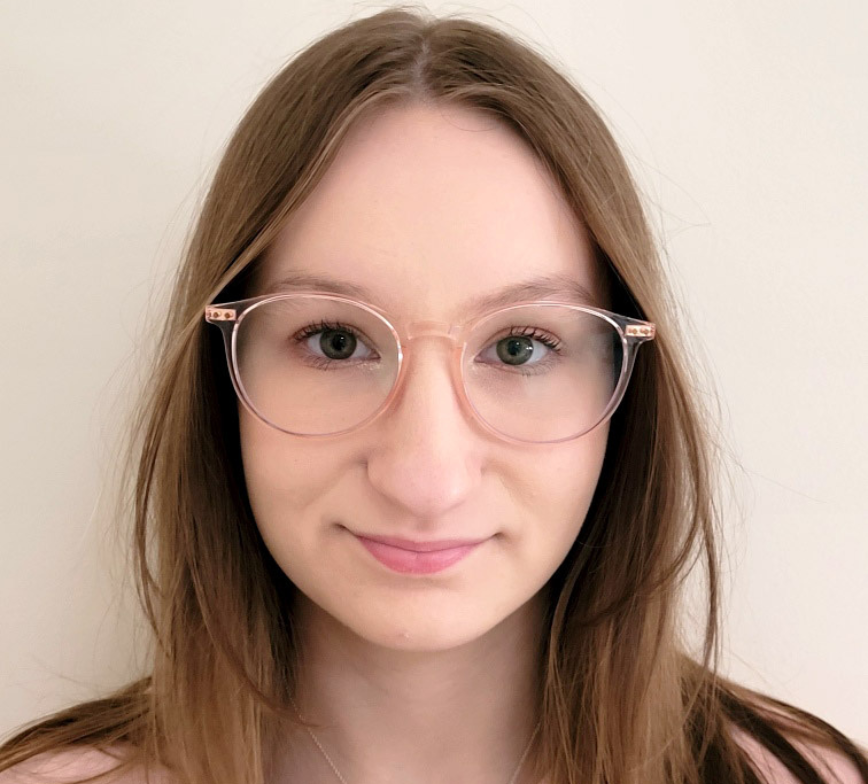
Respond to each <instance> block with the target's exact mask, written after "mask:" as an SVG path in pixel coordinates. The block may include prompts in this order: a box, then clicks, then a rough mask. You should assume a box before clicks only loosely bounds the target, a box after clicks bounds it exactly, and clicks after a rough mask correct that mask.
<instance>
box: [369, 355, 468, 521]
mask: <svg viewBox="0 0 868 784" xmlns="http://www.w3.org/2000/svg"><path fill="white" fill-rule="evenodd" d="M425 342H426V343H428V345H426V346H425V348H423V349H422V350H421V351H418V352H416V353H414V354H413V356H412V358H411V357H409V356H408V357H407V359H408V360H409V363H408V366H407V373H406V376H405V378H404V380H403V383H402V388H401V389H400V390H399V393H398V396H397V397H396V398H395V400H394V401H393V402H392V406H391V409H390V410H389V411H387V412H386V413H385V414H384V416H383V418H382V419H381V420H380V421H379V422H378V423H377V424H378V425H379V427H378V428H377V429H376V432H375V433H373V434H372V442H373V446H372V447H371V450H370V452H369V454H368V461H367V471H368V479H369V481H370V482H371V484H372V485H373V486H374V487H375V488H376V489H377V490H378V491H379V492H380V493H382V494H383V495H384V496H386V497H388V498H389V499H390V500H391V501H392V502H393V503H395V504H396V505H398V506H400V507H402V508H403V510H404V511H405V512H406V513H407V514H408V515H412V516H413V517H414V518H418V519H425V518H429V519H430V518H436V517H440V516H442V515H444V514H446V513H447V512H449V511H450V510H451V509H453V508H455V507H458V506H460V505H461V504H462V503H463V502H464V501H465V500H466V499H467V498H468V497H469V496H470V495H471V494H472V493H473V491H474V489H475V488H476V487H477V486H478V484H479V481H480V479H481V473H482V468H481V458H480V453H481V449H482V442H483V439H481V438H480V436H479V433H478V432H477V429H476V428H475V423H474V422H473V421H472V420H471V419H470V417H469V415H468V414H467V413H466V412H465V410H464V408H463V406H462V405H461V401H460V399H459V397H458V394H457V391H456V389H455V386H454V384H453V381H452V378H451V373H450V368H449V363H448V354H447V351H446V350H435V345H434V341H431V342H430V343H429V342H428V341H425ZM414 348H418V347H417V346H414ZM441 348H442V346H441Z"/></svg>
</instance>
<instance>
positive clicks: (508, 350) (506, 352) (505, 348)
mask: <svg viewBox="0 0 868 784" xmlns="http://www.w3.org/2000/svg"><path fill="white" fill-rule="evenodd" d="M532 354H533V341H531V340H530V338H524V337H511V338H505V339H504V340H500V341H498V343H497V356H499V357H500V358H501V359H502V360H503V361H504V362H506V363H507V364H508V365H521V364H523V363H524V362H526V361H527V360H528V359H530V357H531V355H532Z"/></svg>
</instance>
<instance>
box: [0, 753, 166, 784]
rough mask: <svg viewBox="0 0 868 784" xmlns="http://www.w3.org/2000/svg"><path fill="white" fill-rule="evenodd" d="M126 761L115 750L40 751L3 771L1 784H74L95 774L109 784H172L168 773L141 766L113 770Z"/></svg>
mask: <svg viewBox="0 0 868 784" xmlns="http://www.w3.org/2000/svg"><path fill="white" fill-rule="evenodd" d="M122 762H123V756H122V754H120V753H117V752H115V751H102V750H99V749H95V748H81V749H67V750H63V751H56V752H51V753H48V754H40V755H39V756H37V757H33V758H32V759H29V760H26V761H25V762H22V763H20V764H18V765H15V766H14V767H12V768H8V769H7V770H4V771H2V772H0V784H73V782H78V781H81V780H82V779H88V778H90V777H92V776H99V775H105V778H101V779H99V781H100V782H105V784H171V779H170V778H169V776H168V775H167V774H166V773H165V772H157V771H151V772H149V773H148V772H146V771H145V770H144V769H143V768H141V767H134V768H127V769H125V770H123V771H122V772H119V773H116V774H113V775H112V774H111V772H112V771H113V770H114V769H115V768H116V767H117V766H118V765H119V764H120V763H122Z"/></svg>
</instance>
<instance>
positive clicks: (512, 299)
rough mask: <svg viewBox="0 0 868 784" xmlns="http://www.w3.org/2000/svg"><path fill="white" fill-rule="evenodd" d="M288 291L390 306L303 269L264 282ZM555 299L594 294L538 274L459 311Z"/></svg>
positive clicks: (585, 298) (589, 299)
mask: <svg viewBox="0 0 868 784" xmlns="http://www.w3.org/2000/svg"><path fill="white" fill-rule="evenodd" d="M292 291H322V292H326V293H329V294H338V295H341V296H344V297H350V298H351V299H360V300H363V301H364V302H369V303H370V304H372V305H376V306H377V307H379V308H380V309H381V310H384V311H388V310H390V308H389V307H387V306H386V305H385V304H384V303H383V302H382V301H381V300H379V298H378V297H377V296H376V294H375V293H374V292H372V291H370V290H369V289H367V288H365V287H364V286H360V285H358V284H356V283H350V282H348V281H344V280H339V279H337V278H329V277H326V276H323V275H313V274H310V273H306V272H293V273H291V274H289V275H286V276H285V277H283V278H281V279H280V280H278V281H276V282H275V283H273V284H271V285H270V286H268V292H269V293H275V294H277V293H283V292H292ZM553 298H554V299H556V300H558V301H565V302H570V303H575V304H579V305H593V306H595V305H597V304H598V303H597V302H596V298H595V297H594V296H592V294H591V292H590V291H589V290H588V289H587V288H586V287H585V286H584V285H583V284H582V283H580V282H579V281H578V280H576V279H575V278H571V277H570V276H569V275H563V274H554V275H539V276H537V277H534V278H530V279H529V280H525V281H522V282H521V283H515V284H512V285H510V286H503V287H502V288H499V289H497V290H495V291H493V292H491V293H489V294H483V295H481V296H478V297H474V298H472V299H470V300H469V301H467V302H466V303H465V304H464V305H463V306H462V308H461V309H460V311H459V312H460V313H462V314H463V315H464V316H465V317H475V316H478V315H481V314H482V313H485V312H487V311H489V310H494V309H496V308H500V307H506V306H507V305H514V304H516V303H518V302H523V301H525V300H545V299H553Z"/></svg>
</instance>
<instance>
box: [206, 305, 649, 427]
mask: <svg viewBox="0 0 868 784" xmlns="http://www.w3.org/2000/svg"><path fill="white" fill-rule="evenodd" d="M311 297H315V298H321V299H328V300H331V301H335V302H341V303H347V304H350V305H355V306H356V307H359V308H362V309H363V310H366V311H368V312H369V313H371V314H372V315H374V316H376V317H377V318H379V319H380V320H381V321H383V322H384V323H385V324H386V326H387V327H388V328H389V330H390V331H391V333H392V336H393V337H394V338H395V342H396V344H397V346H398V373H397V376H396V378H395V383H394V385H393V386H392V389H391V391H390V392H389V394H388V395H387V396H386V399H385V400H384V401H383V403H382V404H381V405H380V407H379V408H378V409H377V410H376V411H374V412H373V413H372V414H371V415H370V416H368V417H367V418H366V419H364V420H363V421H362V422H360V423H358V424H357V425H354V426H353V427H350V428H345V429H344V430H341V431H339V432H336V433H295V432H293V431H291V430H287V429H286V428H283V427H280V425H277V424H275V423H274V422H272V421H271V420H269V419H268V418H267V417H266V416H264V415H263V414H262V413H260V412H259V411H258V410H257V409H256V406H254V405H253V402H252V401H251V400H250V398H249V397H248V395H247V391H246V390H245V389H244V385H243V384H242V383H241V376H240V373H239V369H238V362H237V356H236V349H235V347H236V338H237V335H238V327H239V326H240V325H241V323H242V322H243V321H244V317H245V314H246V313H249V312H250V311H252V310H254V309H256V308H258V307H261V306H262V305H264V304H266V303H268V302H273V301H275V300H285V299H298V298H311ZM528 305H534V306H558V307H569V308H572V309H574V310H577V311H582V312H585V313H591V314H594V315H597V316H600V317H602V318H603V319H605V320H606V321H608V322H609V323H610V324H611V325H612V326H614V327H615V329H616V330H617V332H618V334H619V335H620V337H621V346H622V349H623V352H624V361H623V363H622V365H621V375H620V377H619V378H618V382H617V384H616V385H615V389H614V390H613V392H612V398H611V400H610V401H609V405H608V406H607V407H606V409H605V411H604V412H603V414H602V415H601V416H600V418H599V419H598V420H597V421H596V422H595V423H594V424H593V425H591V426H590V427H588V428H587V429H585V430H584V431H582V432H581V433H577V434H576V435H572V436H566V437H564V438H558V439H552V440H548V441H531V440H528V439H520V438H515V437H514V436H509V435H507V434H505V433H502V432H501V431H500V430H498V429H497V428H495V427H493V426H492V425H490V424H489V423H488V422H487V421H486V420H485V419H484V418H483V417H482V415H481V414H480V413H479V412H478V411H477V410H476V408H475V406H474V405H473V403H471V402H470V399H469V398H468V396H467V389H466V386H465V382H464V372H463V370H462V368H463V360H464V354H465V352H466V351H467V337H468V335H469V334H470V333H471V332H472V331H473V330H474V329H476V327H477V326H478V325H479V324H480V323H482V322H483V321H486V320H487V319H489V318H492V317H493V316H495V315H496V314H499V313H504V312H508V311H510V310H516V309H518V308H523V307H527V306H528ZM205 321H207V322H208V323H209V324H214V325H215V326H217V327H218V328H219V329H220V331H221V332H222V334H223V342H224V346H225V348H226V360H227V363H228V366H229V375H230V376H231V378H232V386H233V387H234V388H235V393H236V394H237V395H238V398H239V400H241V402H242V403H243V404H244V406H245V408H247V410H248V411H250V413H251V414H253V416H255V417H256V418H257V419H259V420H261V421H262V422H264V423H265V424H266V425H269V426H270V427H273V428H274V429H275V430H279V431H280V432H282V433H287V434H288V435H293V436H299V437H301V438H331V437H333V436H342V435H346V434H347V433H352V432H355V431H356V430H360V429H362V428H363V427H365V426H367V425H369V424H371V423H372V422H373V421H374V420H376V419H378V418H379V417H380V416H382V415H383V413H385V412H386V411H388V410H389V408H390V407H391V405H392V402H393V401H394V400H395V398H396V397H397V396H398V394H399V393H400V391H401V389H402V388H403V384H404V378H405V376H406V371H407V365H408V363H409V361H410V359H409V357H410V356H411V354H412V349H411V344H412V342H413V341H414V340H416V339H418V338H422V337H428V338H440V339H443V340H447V341H449V342H450V343H452V350H451V354H452V357H451V362H450V376H451V379H452V385H453V388H454V389H455V391H456V393H457V394H458V399H459V401H460V403H461V406H462V408H463V409H464V410H465V412H466V413H468V414H469V415H470V417H471V418H472V419H474V420H475V421H477V422H478V423H479V424H480V425H481V426H482V427H483V428H484V429H485V430H486V431H488V432H489V433H492V434H493V435H495V436H497V437H498V438H501V439H503V440H504V441H507V442H509V443H512V444H557V443H563V442H565V441H573V440H574V439H577V438H581V437H582V436H583V435H586V434H587V433H590V432H591V431H592V430H593V429H594V428H596V427H598V426H599V425H601V424H602V423H603V422H605V421H606V420H607V419H609V418H610V417H611V416H612V414H613V413H614V412H615V410H616V409H617V408H618V406H619V405H620V403H621V400H622V399H623V397H624V393H625V391H626V390H627V384H628V382H629V381H630V376H631V374H632V372H633V365H634V362H635V360H636V350H637V349H638V347H639V346H640V345H641V344H642V343H645V342H647V341H649V340H653V339H654V337H655V335H656V333H657V328H656V326H655V325H654V324H652V323H651V322H650V321H642V320H641V319H635V318H631V317H629V316H622V315H620V314H618V313H612V312H610V311H608V310H603V309H602V308H596V307H591V306H589V305H579V304H575V303H572V302H560V301H557V300H525V301H522V302H516V303H514V304H511V305H507V306H506V307H498V308H492V309H491V310H488V311H486V312H484V313H482V314H480V315H479V316H477V317H475V318H473V319H472V320H471V321H469V322H467V323H466V324H449V323H448V322H444V321H414V322H412V323H410V324H408V325H407V326H406V327H405V328H403V329H402V330H400V331H399V330H398V329H396V328H395V327H394V325H393V324H392V322H391V321H390V319H389V317H388V315H387V314H386V313H385V312H384V311H382V310H380V309H379V308H377V307H376V306H374V305H369V304H367V303H365V302H361V301H359V300H356V299H352V298H351V297H345V296H342V295H339V294H332V293H330V292H322V291H299V292H291V293H284V294H263V295H261V296H258V297H250V298H249V299H242V300H237V301H235V302H223V303H213V304H211V305H209V306H208V307H206V308H205ZM405 357H406V358H407V361H405Z"/></svg>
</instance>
